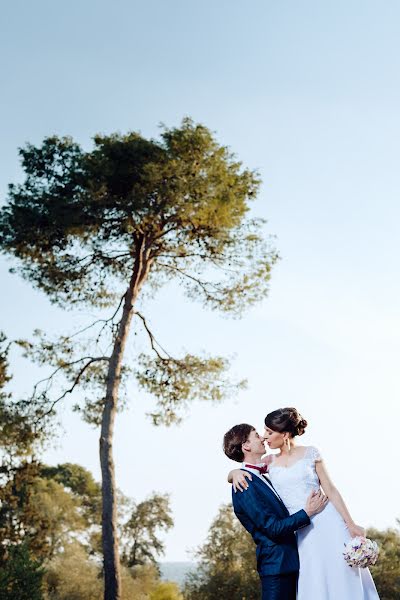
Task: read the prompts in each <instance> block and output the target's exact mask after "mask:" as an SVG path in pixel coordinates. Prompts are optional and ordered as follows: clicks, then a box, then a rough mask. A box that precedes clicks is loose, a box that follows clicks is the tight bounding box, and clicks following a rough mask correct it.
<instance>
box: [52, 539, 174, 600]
mask: <svg viewBox="0 0 400 600" xmlns="http://www.w3.org/2000/svg"><path fill="white" fill-rule="evenodd" d="M159 584H160V582H159V576H158V573H157V570H156V569H155V567H153V566H149V565H146V566H143V567H136V568H135V569H127V568H126V567H123V568H122V590H123V591H122V600H150V599H151V598H152V596H151V594H152V593H153V591H155V590H157V588H158V586H159ZM44 590H45V592H44V600H100V598H102V597H103V582H102V571H101V567H100V564H99V563H98V562H96V561H94V560H92V559H90V558H89V557H88V555H87V554H86V552H85V550H84V548H83V547H82V546H80V545H79V544H77V543H75V544H69V545H67V546H66V547H65V549H64V550H63V552H60V553H59V554H57V556H55V557H54V558H53V559H52V560H51V561H50V563H49V564H48V565H47V569H46V574H45V577H44ZM167 598H169V597H168V596H167ZM170 598H171V600H181V598H180V596H173V595H171V596H170Z"/></svg>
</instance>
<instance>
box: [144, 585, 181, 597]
mask: <svg viewBox="0 0 400 600" xmlns="http://www.w3.org/2000/svg"><path fill="white" fill-rule="evenodd" d="M150 600H183V596H182V594H181V592H180V591H179V587H178V586H177V584H176V583H174V582H172V581H164V582H162V583H159V584H158V585H157V587H156V588H155V590H154V591H153V592H152V593H151V594H150Z"/></svg>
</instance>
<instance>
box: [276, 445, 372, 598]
mask: <svg viewBox="0 0 400 600" xmlns="http://www.w3.org/2000/svg"><path fill="white" fill-rule="evenodd" d="M316 460H320V455H319V452H318V450H317V449H316V448H314V447H312V446H310V447H308V448H306V452H305V455H304V456H303V458H301V459H299V460H297V462H295V463H294V464H293V465H291V466H289V467H283V466H279V465H276V464H274V461H272V462H271V464H270V467H269V475H270V477H271V481H272V484H273V486H274V487H275V489H276V491H277V492H278V494H279V495H280V497H281V498H282V500H283V502H284V503H285V504H286V507H287V509H288V511H289V512H290V514H292V513H295V512H297V511H298V510H300V509H301V508H304V506H305V504H306V500H307V498H308V496H309V495H310V492H311V491H312V490H315V489H318V488H319V486H320V483H319V479H318V475H317V473H316V470H315V461H316ZM349 539H350V535H349V532H348V530H347V527H346V525H345V523H344V521H343V519H342V517H341V516H340V515H339V513H338V512H337V510H336V509H335V507H334V506H333V504H332V503H331V502H329V503H328V505H327V506H326V507H325V509H324V510H323V511H322V512H321V513H319V514H318V515H315V516H313V517H312V518H311V525H308V526H307V527H303V528H302V529H300V530H299V531H298V532H297V542H298V548H299V557H300V573H299V583H298V592H297V600H379V596H378V593H377V591H376V588H375V584H374V582H373V579H372V577H371V574H370V572H369V570H368V569H359V568H355V567H350V566H349V565H348V564H347V563H346V562H345V560H344V558H343V554H342V553H343V548H344V544H345V543H346V542H347V541H348V540H349Z"/></svg>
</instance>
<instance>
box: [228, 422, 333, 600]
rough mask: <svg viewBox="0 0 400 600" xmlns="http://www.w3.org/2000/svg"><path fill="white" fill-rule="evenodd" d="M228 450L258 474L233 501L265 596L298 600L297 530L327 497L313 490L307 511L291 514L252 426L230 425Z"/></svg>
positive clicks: (322, 504)
mask: <svg viewBox="0 0 400 600" xmlns="http://www.w3.org/2000/svg"><path fill="white" fill-rule="evenodd" d="M224 452H225V454H226V455H227V456H228V458H230V459H232V460H236V461H237V462H243V465H242V467H241V468H242V469H244V470H246V471H249V472H250V473H252V474H253V475H255V476H254V477H252V479H251V481H249V482H248V486H247V488H246V489H245V490H244V491H243V492H242V493H234V490H233V489H232V503H233V509H234V511H235V514H236V516H237V518H238V519H239V521H240V522H241V524H242V525H243V527H244V528H245V529H247V531H248V532H249V533H250V534H251V535H252V536H253V540H254V542H255V543H256V545H257V548H256V557H257V570H258V573H259V575H260V578H261V585H262V598H263V600H296V587H297V576H298V571H299V555H298V552H297V542H296V535H295V533H294V532H295V531H296V530H297V529H301V527H305V526H306V525H309V524H310V517H311V516H312V515H315V514H317V513H319V512H321V510H323V508H324V507H325V506H326V502H327V499H326V497H325V496H324V495H323V494H322V493H321V492H313V493H312V494H311V495H310V496H309V498H308V500H307V503H306V505H305V507H304V510H303V509H302V510H299V511H298V512H296V513H294V514H293V515H289V511H288V510H287V508H286V506H285V505H284V504H283V502H282V500H281V499H280V497H279V495H278V493H277V492H276V490H275V488H274V487H273V485H272V483H271V481H270V479H269V478H268V477H267V476H266V475H265V471H266V469H265V468H264V467H263V466H261V465H260V462H261V457H262V456H263V455H264V454H265V448H264V440H263V438H261V437H260V436H259V435H258V433H257V432H256V430H255V429H254V427H252V426H251V425H247V424H246V423H242V424H241V425H235V427H232V429H230V430H229V431H228V432H227V433H226V434H225V436H224Z"/></svg>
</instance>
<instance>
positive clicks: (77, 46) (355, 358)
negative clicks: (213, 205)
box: [0, 0, 400, 560]
mask: <svg viewBox="0 0 400 600" xmlns="http://www.w3.org/2000/svg"><path fill="white" fill-rule="evenodd" d="M399 20H400V4H399V3H398V2H395V1H390V0H386V1H385V2H384V3H382V2H378V1H372V0H363V1H361V0H360V1H355V0H346V1H344V0H341V1H336V2H334V3H333V2H330V3H328V2H321V1H320V0H309V1H304V2H298V1H297V0H296V1H294V0H288V1H286V2H285V1H281V2H276V1H275V2H274V1H272V0H262V1H261V0H253V1H252V2H247V3H244V2H238V1H236V0H229V1H227V0H218V1H215V0H214V1H213V2H211V1H210V0H203V1H202V2H196V3H195V2H190V1H188V0H186V1H183V0H181V1H178V0H170V1H169V2H166V1H162V0H158V1H154V0H153V1H152V0H150V1H149V0H148V1H147V2H146V3H144V2H143V3H139V2H137V1H132V0H130V1H128V0H126V1H125V0H124V1H121V0H117V1H115V2H113V3H111V2H104V1H101V0H97V1H94V0H87V1H84V2H77V1H76V0H75V1H71V2H69V3H61V2H54V0H51V1H50V0H49V1H43V0H36V1H35V2H32V3H28V2H22V1H21V0H16V1H14V2H13V3H8V4H7V5H5V4H3V6H2V20H1V25H0V27H1V31H0V40H1V42H0V43H1V54H0V57H1V58H0V60H1V63H2V65H1V73H2V76H1V79H2V84H3V85H2V88H3V89H2V93H1V99H0V103H1V112H0V118H1V139H0V160H1V165H2V169H1V173H0V193H1V197H2V198H4V196H5V193H6V186H7V183H9V182H12V181H13V182H15V181H18V178H19V177H20V176H21V173H20V169H19V164H18V157H17V148H18V147H19V146H21V145H23V144H24V143H25V142H26V141H29V142H32V143H40V141H41V140H42V138H43V137H44V136H46V135H49V134H54V133H56V134H59V135H65V134H69V135H72V136H73V137H74V138H75V139H76V140H77V141H79V142H80V143H82V144H83V145H84V146H85V147H86V148H89V147H90V138H91V136H92V135H93V134H94V133H97V132H104V133H109V132H112V131H116V130H119V131H122V132H125V131H127V130H140V131H141V132H142V133H143V134H144V135H146V136H155V135H157V125H158V123H159V122H164V123H166V124H167V125H177V124H178V123H179V121H180V120H181V118H182V117H183V116H185V115H190V116H192V117H193V118H194V119H195V120H196V121H201V122H203V123H204V124H206V125H207V126H208V127H210V128H211V129H213V130H214V131H216V134H217V136H218V139H219V140H220V141H221V142H222V143H225V144H227V145H229V146H230V147H231V148H232V150H234V151H235V152H236V153H237V154H238V156H239V158H240V159H242V160H243V161H244V163H245V165H246V166H248V167H251V168H258V169H259V170H260V172H261V175H262V178H263V181H264V183H263V186H262V190H261V193H260V196H259V199H258V200H257V202H256V203H255V205H254V213H256V214H258V215H263V216H265V217H266V218H268V220H269V224H268V230H269V231H270V232H271V233H274V234H276V236H277V246H278V248H279V250H280V252H281V255H282V261H281V262H280V264H279V265H278V267H277V268H276V269H275V271H274V274H273V278H272V282H271V295H270V298H269V299H268V300H267V301H266V302H264V303H263V304H262V305H260V306H259V307H257V308H256V309H253V310H252V311H251V312H250V313H249V314H248V315H247V316H246V318H245V319H243V320H242V321H231V320H227V319H222V318H220V317H219V316H218V315H215V314H211V313H209V312H205V311H203V310H202V309H201V308H200V307H199V306H197V305H191V304H190V303H189V302H188V301H187V300H184V299H183V298H181V297H180V296H179V295H178V296H177V295H176V293H175V290H173V289H172V288H166V289H165V290H163V291H162V293H161V294H160V296H159V298H158V299H157V300H155V301H153V302H151V303H149V304H148V305H147V306H146V307H145V308H146V312H147V313H148V314H149V318H150V319H151V322H152V323H153V325H154V327H155V329H156V331H157V332H158V335H159V337H160V339H161V340H162V341H163V342H164V344H166V345H168V344H169V345H170V347H171V346H172V347H173V348H177V349H179V348H181V347H184V348H186V349H188V350H193V351H196V350H200V349H205V350H207V351H210V352H213V353H224V354H228V355H232V354H236V360H235V363H234V373H236V374H237V375H238V376H240V377H247V378H248V379H249V384H250V385H249V389H248V390H247V391H246V392H243V393H242V394H241V395H240V397H239V399H238V400H237V401H230V402H226V403H225V404H223V405H220V406H217V407H213V406H211V405H207V404H203V405H196V406H193V408H192V410H191V413H190V416H189V417H188V419H187V420H186V421H185V422H184V424H183V425H182V426H181V427H180V428H178V429H170V430H168V429H167V430H166V429H154V428H152V427H151V426H150V424H149V423H148V421H147V420H146V419H145V418H144V416H143V415H144V412H145V411H146V404H147V403H148V399H147V398H145V397H144V396H143V395H141V394H138V392H137V391H135V390H133V393H132V396H133V399H132V408H131V410H130V411H129V412H127V413H125V414H124V415H123V416H120V417H119V418H118V422H117V429H116V435H117V441H116V461H117V478H118V482H119V485H120V487H121V488H122V490H123V491H124V492H126V493H127V494H130V495H132V496H133V497H135V498H136V499H137V500H140V499H142V498H144V497H145V496H146V495H147V494H148V493H150V492H151V491H152V490H158V491H169V492H171V494H172V504H173V509H174V516H175V522H176V527H175V529H174V531H173V532H172V533H171V534H169V535H168V536H167V557H166V558H167V559H169V560H175V559H176V560H182V559H185V558H187V554H186V550H187V549H190V548H194V547H195V546H197V545H198V544H199V543H201V542H202V541H203V540H204V537H205V535H206V532H207V529H208V526H209V524H210V522H211V519H212V518H213V516H214V515H215V514H216V511H217V508H218V506H219V504H220V503H221V502H226V501H228V500H229V494H230V490H229V486H228V485H226V484H225V481H224V480H225V475H226V472H227V470H228V469H229V468H230V466H231V465H230V463H229V461H227V460H226V459H225V457H224V456H223V454H222V452H221V449H220V446H221V438H222V435H223V433H224V432H225V430H226V429H228V428H229V427H230V426H231V425H233V424H235V423H236V422H241V421H249V422H252V423H254V424H255V425H257V426H259V427H261V425H262V421H263V417H264V415H265V413H266V412H268V411H269V410H272V409H274V408H277V407H279V406H282V405H296V406H298V408H299V409H300V410H301V411H302V412H303V413H304V415H305V417H306V418H307V419H308V420H309V422H310V428H309V430H308V433H307V434H306V436H305V437H304V438H303V439H302V442H304V443H306V444H317V445H318V446H320V448H321V450H322V452H323V453H324V454H325V456H326V460H327V465H328V468H329V469H330V471H331V474H332V476H333V478H334V480H335V481H336V482H337V484H338V487H339V489H340V490H341V491H342V493H343V495H344V496H345V498H346V499H347V500H348V504H349V508H350V510H351V512H353V513H354V516H355V518H356V519H358V520H359V521H360V522H361V523H362V524H365V525H369V524H371V525H376V526H378V527H385V526H388V525H394V523H395V518H396V517H398V516H400V515H399V512H398V498H397V497H396V494H397V482H396V480H395V478H394V477H391V476H390V474H391V472H392V471H393V470H394V469H395V468H396V466H395V465H397V462H398V459H399V452H398V446H397V435H398V434H397V429H398V422H399V418H400V408H399V406H400V403H399V387H400V386H399V377H398V361H399V349H400V342H399V334H400V315H399V308H398V307H399V303H400V302H399V301H400V283H399V277H398V271H399V268H398V257H399V255H400V241H399V240H400V236H399V234H398V230H399V220H400V209H399V192H400V170H399V156H400V114H399V109H398V106H399V100H400V85H399V84H400V41H399V36H398V23H399ZM0 270H1V282H2V285H1V289H2V294H1V295H0V307H1V314H2V319H1V322H0V328H3V329H5V330H6V332H7V333H8V334H9V335H10V336H17V335H27V333H28V332H30V331H31V330H33V329H34V328H35V327H37V326H40V327H43V328H46V327H47V328H48V329H50V330H51V331H63V330H64V328H65V327H70V326H72V324H73V322H74V321H75V322H76V320H77V318H76V317H74V315H72V314H68V315H65V314H64V313H62V312H61V311H60V310H58V309H56V308H54V307H52V306H50V305H49V303H48V302H47V300H46V298H44V297H43V295H41V294H39V293H38V292H33V291H32V290H31V288H30V287H29V285H28V284H26V283H23V282H22V281H21V280H20V279H19V278H18V276H15V275H14V276H11V275H9V274H8V273H7V265H6V262H5V260H4V259H2V260H1V262H0ZM87 316H88V317H89V315H87ZM83 318H84V317H83V316H82V315H81V316H80V317H79V318H78V319H79V320H81V319H83ZM35 376H36V372H35V371H34V369H32V371H30V370H29V369H27V368H26V366H22V364H21V363H20V362H19V361H18V363H17V366H16V376H15V382H14V383H15V386H16V387H18V389H20V390H22V389H29V386H30V383H31V381H33V380H34V378H35ZM63 418H64V424H65V433H64V434H63V435H62V436H61V439H60V443H59V447H58V449H55V450H52V451H49V452H48V454H47V456H46V459H47V460H48V461H52V462H57V461H76V462H80V463H81V464H83V465H85V466H87V467H88V468H90V469H91V470H92V471H93V472H94V473H95V474H96V475H98V473H99V469H98V452H97V432H93V431H91V430H90V429H89V428H88V427H87V426H86V425H84V424H81V423H80V422H79V420H78V419H77V418H76V417H75V416H71V415H70V414H69V413H68V410H66V411H65V414H64V417H63Z"/></svg>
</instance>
